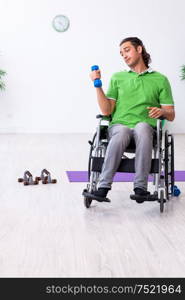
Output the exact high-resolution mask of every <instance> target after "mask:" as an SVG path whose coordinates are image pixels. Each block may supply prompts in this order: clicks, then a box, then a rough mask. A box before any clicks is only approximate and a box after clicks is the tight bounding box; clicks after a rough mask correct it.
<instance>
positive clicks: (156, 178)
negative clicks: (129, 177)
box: [82, 115, 179, 213]
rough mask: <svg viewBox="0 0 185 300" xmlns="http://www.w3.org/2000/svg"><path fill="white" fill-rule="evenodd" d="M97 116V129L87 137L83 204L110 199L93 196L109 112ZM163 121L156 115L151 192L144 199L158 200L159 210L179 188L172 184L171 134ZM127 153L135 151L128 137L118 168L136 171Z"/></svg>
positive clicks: (103, 155)
mask: <svg viewBox="0 0 185 300" xmlns="http://www.w3.org/2000/svg"><path fill="white" fill-rule="evenodd" d="M96 118H97V119H98V120H99V122H98V125H97V130H96V132H95V134H94V136H93V138H92V140H91V141H88V142H89V144H90V152H89V161H88V184H87V187H86V189H84V190H83V193H82V195H83V196H84V205H85V207H86V208H90V206H91V203H92V201H93V200H97V201H99V202H103V201H105V202H110V200H109V199H108V198H104V199H99V197H96V196H93V192H94V191H96V190H97V186H98V181H99V176H100V173H101V170H102V165H103V162H104V157H105V153H106V149H107V145H108V127H109V122H110V120H111V116H103V115H97V116H96ZM163 124H164V120H162V119H157V127H156V128H155V131H154V136H153V153H152V163H151V170H150V174H152V176H153V185H154V192H153V194H152V195H148V196H147V197H146V199H145V201H157V202H158V203H159V204H160V212H161V213H162V212H163V211H164V204H165V203H166V202H167V201H168V200H169V199H170V198H171V196H174V195H175V196H176V195H177V194H178V192H179V190H178V188H177V186H175V185H174V183H175V182H174V138H173V135H172V134H170V133H169V132H168V130H165V132H163ZM129 153H132V154H133V153H135V141H134V139H131V141H130V144H129V145H128V147H127V149H126V151H125V152H124V154H123V156H122V159H121V162H120V165H119V167H118V169H117V172H127V173H135V166H134V160H135V157H128V155H129ZM126 155H127V156H126ZM134 200H136V199H134Z"/></svg>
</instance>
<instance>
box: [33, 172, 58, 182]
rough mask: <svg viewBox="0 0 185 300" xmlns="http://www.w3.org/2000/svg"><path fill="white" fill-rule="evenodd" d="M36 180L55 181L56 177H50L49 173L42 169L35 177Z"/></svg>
mask: <svg viewBox="0 0 185 300" xmlns="http://www.w3.org/2000/svg"><path fill="white" fill-rule="evenodd" d="M36 180H41V181H42V183H43V184H47V183H57V180H56V179H51V174H50V172H49V171H48V170H46V169H43V170H42V171H41V176H38V177H36Z"/></svg>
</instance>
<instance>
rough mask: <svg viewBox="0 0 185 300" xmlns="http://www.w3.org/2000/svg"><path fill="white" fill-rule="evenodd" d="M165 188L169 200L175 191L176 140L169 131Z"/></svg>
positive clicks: (166, 150) (166, 146)
mask: <svg viewBox="0 0 185 300" xmlns="http://www.w3.org/2000/svg"><path fill="white" fill-rule="evenodd" d="M164 162H165V170H164V173H165V174H164V175H165V186H166V198H167V199H169V195H173V190H174V139H173V136H172V135H171V134H169V133H168V130H166V131H165V157H164Z"/></svg>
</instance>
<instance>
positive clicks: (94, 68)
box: [91, 65, 102, 87]
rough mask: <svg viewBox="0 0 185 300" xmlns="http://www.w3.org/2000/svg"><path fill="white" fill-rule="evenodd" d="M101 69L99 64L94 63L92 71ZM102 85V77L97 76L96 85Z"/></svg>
mask: <svg viewBox="0 0 185 300" xmlns="http://www.w3.org/2000/svg"><path fill="white" fill-rule="evenodd" d="M95 70H99V67H98V66H97V65H94V66H92V67H91V71H95ZM101 86H102V81H101V80H100V78H96V79H95V80H94V87H101Z"/></svg>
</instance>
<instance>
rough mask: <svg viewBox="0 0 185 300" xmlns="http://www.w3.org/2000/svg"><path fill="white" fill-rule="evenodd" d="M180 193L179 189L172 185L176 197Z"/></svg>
mask: <svg viewBox="0 0 185 300" xmlns="http://www.w3.org/2000/svg"><path fill="white" fill-rule="evenodd" d="M180 193H181V191H180V189H179V188H178V187H177V186H176V185H174V187H173V195H174V196H175V197H178V196H179V195H180Z"/></svg>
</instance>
